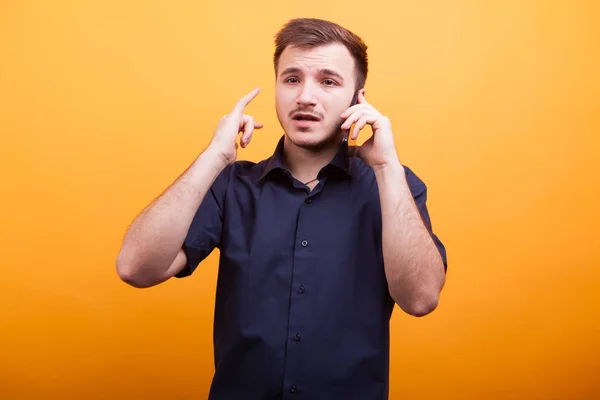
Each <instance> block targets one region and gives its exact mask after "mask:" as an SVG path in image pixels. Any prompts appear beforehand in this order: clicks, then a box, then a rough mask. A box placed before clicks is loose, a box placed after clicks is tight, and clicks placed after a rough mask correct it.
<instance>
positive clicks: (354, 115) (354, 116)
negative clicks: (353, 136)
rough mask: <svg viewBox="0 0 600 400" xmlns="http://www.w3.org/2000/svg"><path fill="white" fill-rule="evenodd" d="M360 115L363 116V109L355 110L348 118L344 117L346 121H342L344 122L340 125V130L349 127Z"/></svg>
mask: <svg viewBox="0 0 600 400" xmlns="http://www.w3.org/2000/svg"><path fill="white" fill-rule="evenodd" d="M342 115H343V114H342ZM362 116H363V111H357V112H354V113H352V114H351V115H350V116H349V117H348V118H346V121H344V123H343V124H342V126H341V128H342V130H346V129H350V127H351V126H352V124H353V123H355V122H356V121H358V120H359V119H360V118H361V117H362ZM342 118H343V117H342Z"/></svg>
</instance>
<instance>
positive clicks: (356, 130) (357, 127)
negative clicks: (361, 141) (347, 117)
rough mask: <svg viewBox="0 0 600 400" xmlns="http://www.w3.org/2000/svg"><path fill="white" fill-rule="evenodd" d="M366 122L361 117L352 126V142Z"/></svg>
mask: <svg viewBox="0 0 600 400" xmlns="http://www.w3.org/2000/svg"><path fill="white" fill-rule="evenodd" d="M367 121H368V119H367V118H366V117H364V116H363V117H361V118H360V119H359V120H358V122H357V123H356V125H354V129H353V130H352V140H356V138H357V137H358V134H359V132H360V131H361V129H363V128H364V127H365V125H367Z"/></svg>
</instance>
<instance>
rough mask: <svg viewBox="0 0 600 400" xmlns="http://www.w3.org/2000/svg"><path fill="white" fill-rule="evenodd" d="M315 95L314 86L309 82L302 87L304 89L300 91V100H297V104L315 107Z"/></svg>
mask: <svg viewBox="0 0 600 400" xmlns="http://www.w3.org/2000/svg"><path fill="white" fill-rule="evenodd" d="M314 95H315V91H314V89H313V87H312V85H311V84H310V83H309V82H307V83H305V84H304V85H302V89H301V90H300V93H299V94H298V98H297V99H296V102H297V103H298V105H304V106H305V105H311V106H314V105H315V104H316V101H315V97H314Z"/></svg>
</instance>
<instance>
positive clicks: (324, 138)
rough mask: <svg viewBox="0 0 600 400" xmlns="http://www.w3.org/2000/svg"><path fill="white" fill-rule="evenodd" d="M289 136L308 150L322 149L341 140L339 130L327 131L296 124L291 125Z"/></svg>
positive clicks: (292, 140) (299, 145) (293, 141)
mask: <svg viewBox="0 0 600 400" xmlns="http://www.w3.org/2000/svg"><path fill="white" fill-rule="evenodd" d="M287 136H288V138H289V140H290V141H291V142H292V143H293V144H294V145H295V146H297V147H300V148H303V149H307V150H320V149H323V148H327V147H330V146H332V145H334V144H336V141H340V142H341V137H340V135H339V134H338V133H337V132H335V133H325V132H323V131H322V130H316V129H315V130H304V129H298V128H296V127H294V126H292V127H289V129H288V130H287ZM338 139H339V140H338Z"/></svg>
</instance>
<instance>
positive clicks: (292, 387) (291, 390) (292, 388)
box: [290, 385, 298, 393]
mask: <svg viewBox="0 0 600 400" xmlns="http://www.w3.org/2000/svg"><path fill="white" fill-rule="evenodd" d="M297 390H298V388H297V387H296V385H292V386H291V387H290V392H292V393H296V391H297Z"/></svg>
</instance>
